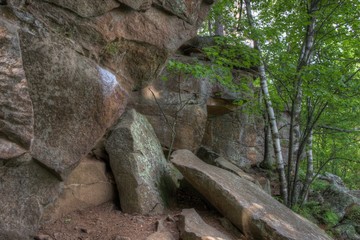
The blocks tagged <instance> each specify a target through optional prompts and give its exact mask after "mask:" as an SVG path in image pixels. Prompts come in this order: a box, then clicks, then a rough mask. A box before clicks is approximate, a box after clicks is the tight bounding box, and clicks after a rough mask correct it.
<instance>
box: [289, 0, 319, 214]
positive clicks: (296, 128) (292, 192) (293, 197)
mask: <svg viewBox="0 0 360 240" xmlns="http://www.w3.org/2000/svg"><path fill="white" fill-rule="evenodd" d="M318 4H319V1H318V0H312V1H311V2H310V6H309V7H308V16H309V24H308V25H307V28H306V33H305V38H304V42H303V45H302V48H301V52H300V56H299V59H298V64H297V78H296V81H295V85H294V87H295V95H294V99H293V104H292V109H291V111H292V112H291V118H292V119H291V121H292V124H293V125H292V127H291V128H292V131H291V133H290V141H289V142H291V143H292V146H291V150H292V151H291V152H289V156H290V154H292V156H291V157H289V161H288V164H292V163H290V161H291V162H292V161H295V169H293V168H292V166H291V169H290V171H294V174H293V175H294V176H293V180H292V181H291V182H292V183H291V184H290V185H291V188H290V189H289V200H290V201H289V203H290V205H289V206H290V207H291V206H293V205H294V204H295V203H296V201H297V199H298V191H296V189H298V175H299V167H300V161H301V158H302V156H303V151H304V149H305V148H304V146H305V144H304V143H300V141H301V140H302V141H307V139H306V138H301V131H300V116H301V108H302V98H303V93H302V84H303V79H302V76H301V71H302V69H303V68H304V67H306V66H308V65H309V64H310V60H311V57H312V54H313V51H314V49H313V46H314V42H315V27H316V18H315V16H314V15H313V13H314V12H315V11H317V10H318ZM300 145H303V147H301V146H300ZM291 175H292V174H291V172H290V178H291Z"/></svg>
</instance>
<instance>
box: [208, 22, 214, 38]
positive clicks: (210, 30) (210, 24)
mask: <svg viewBox="0 0 360 240" xmlns="http://www.w3.org/2000/svg"><path fill="white" fill-rule="evenodd" d="M208 31H209V36H211V35H212V32H213V30H212V23H211V20H210V19H209V20H208Z"/></svg>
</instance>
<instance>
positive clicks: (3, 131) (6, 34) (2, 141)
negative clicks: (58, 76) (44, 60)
mask: <svg viewBox="0 0 360 240" xmlns="http://www.w3.org/2000/svg"><path fill="white" fill-rule="evenodd" d="M0 43H1V46H0V106H1V108H0V159H10V158H14V157H18V156H20V155H22V154H24V153H25V152H27V151H29V149H30V145H31V140H32V138H33V134H34V128H33V124H34V119H33V118H34V116H33V115H34V113H33V109H32V103H31V99H30V95H29V92H28V82H27V80H26V78H25V72H24V69H23V63H22V59H21V50H20V41H19V36H18V33H17V29H16V25H14V24H12V23H10V22H8V21H6V20H4V19H1V18H0Z"/></svg>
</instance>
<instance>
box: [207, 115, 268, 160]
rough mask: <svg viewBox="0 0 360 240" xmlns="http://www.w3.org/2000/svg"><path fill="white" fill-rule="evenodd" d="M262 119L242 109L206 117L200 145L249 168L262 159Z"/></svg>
mask: <svg viewBox="0 0 360 240" xmlns="http://www.w3.org/2000/svg"><path fill="white" fill-rule="evenodd" d="M262 125H263V123H262V119H261V118H258V119H256V117H255V116H250V115H249V114H247V113H245V112H244V111H242V112H234V113H229V114H225V115H221V116H217V117H212V118H209V119H208V122H207V126H206V132H205V135H204V138H203V143H202V145H203V146H205V147H207V148H210V149H212V150H213V151H214V152H217V153H219V155H221V156H223V157H224V158H226V159H228V160H230V161H231V162H233V163H234V164H236V165H238V166H240V167H249V166H251V165H256V164H258V163H260V162H261V161H262V160H263V159H264V156H263V146H264V143H263V140H264V139H263V136H262V133H263V126H262Z"/></svg>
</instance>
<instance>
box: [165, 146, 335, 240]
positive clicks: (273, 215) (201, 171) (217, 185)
mask: <svg viewBox="0 0 360 240" xmlns="http://www.w3.org/2000/svg"><path fill="white" fill-rule="evenodd" d="M172 157H173V159H172V162H173V163H174V164H175V166H176V167H177V168H178V169H179V170H180V172H181V173H182V174H183V175H184V177H185V179H186V180H187V181H188V182H189V183H191V184H192V186H194V187H195V188H196V189H197V190H198V191H199V192H200V193H201V194H202V195H203V196H204V197H205V198H206V199H207V200H208V201H209V202H210V203H211V204H212V205H213V206H214V207H216V208H217V209H218V210H219V212H220V213H222V214H223V215H224V216H225V217H227V218H228V219H229V220H230V221H231V222H232V223H233V224H234V225H235V226H237V227H238V228H239V229H240V230H241V231H242V232H243V233H244V234H245V235H246V237H248V238H249V239H256V240H257V239H275V240H276V239H309V240H310V239H318V240H329V239H331V238H330V237H329V236H327V235H326V234H325V232H324V231H323V230H321V229H320V228H319V227H317V226H316V225H314V224H312V223H310V222H309V221H307V220H306V219H304V218H302V217H300V216H299V215H297V214H295V213H294V212H292V211H291V210H290V209H288V208H286V207H285V206H284V205H282V204H281V203H279V202H278V201H276V200H275V199H273V198H272V197H271V196H269V195H268V194H266V193H265V192H263V191H262V190H260V189H257V188H256V187H255V185H254V184H253V183H251V182H249V181H247V180H245V179H243V178H240V177H238V176H236V175H235V174H233V173H230V172H228V171H226V170H223V169H220V168H217V167H214V166H211V165H208V164H206V163H204V162H202V161H201V160H200V159H199V158H197V157H196V156H195V155H194V154H192V153H191V152H190V151H188V150H178V151H176V152H174V153H173V155H172Z"/></svg>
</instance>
